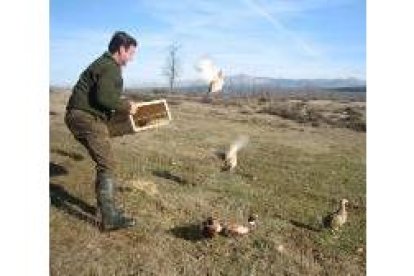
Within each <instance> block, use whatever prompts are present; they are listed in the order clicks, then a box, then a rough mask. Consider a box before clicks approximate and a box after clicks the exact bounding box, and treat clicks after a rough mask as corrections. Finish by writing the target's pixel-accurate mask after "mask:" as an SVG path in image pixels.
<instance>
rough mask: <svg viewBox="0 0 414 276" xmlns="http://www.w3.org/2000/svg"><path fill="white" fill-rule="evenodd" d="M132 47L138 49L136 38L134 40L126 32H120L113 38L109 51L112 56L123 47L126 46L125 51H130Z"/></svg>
mask: <svg viewBox="0 0 414 276" xmlns="http://www.w3.org/2000/svg"><path fill="white" fill-rule="evenodd" d="M131 45H134V46H135V47H137V41H136V40H135V38H133V37H132V36H130V35H129V34H127V33H126V32H121V31H118V32H116V33H115V34H114V35H113V36H112V38H111V41H110V42H109V45H108V50H109V52H110V53H111V54H113V53H116V52H118V51H119V48H121V46H124V47H125V49H128V48H129V46H131Z"/></svg>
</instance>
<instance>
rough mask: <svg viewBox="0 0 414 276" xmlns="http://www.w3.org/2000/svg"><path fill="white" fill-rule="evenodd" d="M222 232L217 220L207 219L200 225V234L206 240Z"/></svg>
mask: <svg viewBox="0 0 414 276" xmlns="http://www.w3.org/2000/svg"><path fill="white" fill-rule="evenodd" d="M222 230H223V227H222V226H221V224H220V222H219V221H218V219H216V218H213V217H208V218H207V219H206V220H205V221H203V222H202V224H201V234H202V235H203V236H204V237H206V238H212V237H214V236H215V235H216V234H218V233H220V232H221V231H222Z"/></svg>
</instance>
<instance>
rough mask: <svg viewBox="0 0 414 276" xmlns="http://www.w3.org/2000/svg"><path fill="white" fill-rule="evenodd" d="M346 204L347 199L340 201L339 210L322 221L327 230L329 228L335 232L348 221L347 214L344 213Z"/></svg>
mask: <svg viewBox="0 0 414 276" xmlns="http://www.w3.org/2000/svg"><path fill="white" fill-rule="evenodd" d="M347 204H348V200H347V199H341V202H340V206H339V209H338V210H337V211H336V212H334V213H331V214H329V215H327V216H326V217H325V218H324V219H323V225H324V226H325V227H327V228H331V229H332V230H333V231H335V232H336V231H338V230H339V228H341V227H342V225H344V224H345V223H346V221H347V219H348V212H347V211H346V206H347Z"/></svg>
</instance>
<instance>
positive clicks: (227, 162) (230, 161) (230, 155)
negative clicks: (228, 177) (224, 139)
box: [223, 136, 249, 171]
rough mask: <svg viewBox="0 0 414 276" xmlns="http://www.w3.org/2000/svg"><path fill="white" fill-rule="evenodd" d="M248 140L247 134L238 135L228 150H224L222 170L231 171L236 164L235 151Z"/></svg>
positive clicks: (242, 146)
mask: <svg viewBox="0 0 414 276" xmlns="http://www.w3.org/2000/svg"><path fill="white" fill-rule="evenodd" d="M248 142H249V137H247V136H240V137H239V138H238V139H237V140H236V141H234V142H233V143H232V144H231V145H230V148H229V150H228V151H227V152H226V154H225V156H224V167H223V170H225V171H233V170H234V168H235V167H236V166H237V153H238V152H239V151H240V150H241V149H242V148H244V147H245V146H246V145H247V143H248Z"/></svg>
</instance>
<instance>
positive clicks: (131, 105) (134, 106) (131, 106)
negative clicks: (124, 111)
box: [129, 101, 139, 115]
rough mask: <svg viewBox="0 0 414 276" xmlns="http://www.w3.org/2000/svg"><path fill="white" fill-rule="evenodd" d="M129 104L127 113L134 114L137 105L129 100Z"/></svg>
mask: <svg viewBox="0 0 414 276" xmlns="http://www.w3.org/2000/svg"><path fill="white" fill-rule="evenodd" d="M129 104H130V108H129V114H131V115H134V114H135V113H136V112H137V110H138V107H139V106H138V103H135V102H131V101H130V102H129Z"/></svg>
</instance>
